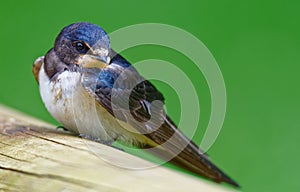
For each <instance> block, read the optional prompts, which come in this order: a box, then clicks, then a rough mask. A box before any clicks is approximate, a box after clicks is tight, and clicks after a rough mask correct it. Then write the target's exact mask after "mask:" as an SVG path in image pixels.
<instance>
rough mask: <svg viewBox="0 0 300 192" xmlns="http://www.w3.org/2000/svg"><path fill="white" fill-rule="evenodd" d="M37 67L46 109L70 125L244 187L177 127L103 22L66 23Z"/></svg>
mask: <svg viewBox="0 0 300 192" xmlns="http://www.w3.org/2000/svg"><path fill="white" fill-rule="evenodd" d="M32 72H33V75H34V77H35V79H36V81H37V82H38V85H39V91H40V95H41V98H42V100H43V103H44V104H45V106H46V108H47V110H48V111H49V113H50V114H51V115H52V116H53V117H54V118H55V119H56V120H57V121H58V122H60V123H61V124H62V125H63V127H64V128H65V129H67V130H69V131H72V132H74V133H77V134H79V133H80V134H82V135H85V136H87V137H91V138H96V139H98V140H99V141H101V142H103V143H106V144H111V143H112V142H114V141H120V142H123V143H126V144H128V145H133V146H137V147H139V148H142V149H153V151H152V153H153V154H155V155H157V156H159V157H160V158H162V159H164V158H166V159H168V158H169V160H170V162H171V163H173V164H175V165H177V166H179V167H181V168H184V169H186V170H188V171H190V172H193V173H196V174H198V175H200V176H202V177H204V178H208V179H210V180H212V181H214V182H217V183H222V182H225V183H228V184H230V185H232V186H235V187H239V185H238V183H237V182H235V181H234V180H232V179H231V178H230V177H229V176H228V175H226V174H225V173H224V172H223V171H221V170H220V169H219V168H218V167H217V166H216V165H215V164H213V163H212V161H211V160H210V159H209V158H208V156H207V155H206V154H205V153H203V152H202V151H201V149H200V148H199V147H198V146H197V145H196V144H195V143H194V142H193V141H192V140H190V139H189V138H188V137H187V136H185V135H184V134H183V133H182V132H181V131H180V130H179V129H178V128H177V126H176V124H175V123H174V122H173V121H172V120H171V118H170V117H169V116H168V115H167V114H166V111H165V110H164V108H163V104H164V101H165V98H164V96H163V94H162V93H161V92H160V91H159V90H158V89H157V88H156V87H155V86H154V85H153V84H152V83H151V82H150V81H148V80H147V79H145V78H143V77H142V76H141V75H140V74H139V72H138V71H137V70H136V69H135V68H134V66H133V65H132V64H131V63H130V62H129V61H127V60H126V59H125V58H124V57H122V56H121V55H120V54H118V53H116V52H115V51H114V50H113V49H112V48H111V46H110V39H109V36H108V34H107V33H106V32H105V31H104V29H102V28H101V27H99V26H98V25H95V24H92V23H88V22H76V23H73V24H70V25H68V26H66V27H64V28H63V29H62V30H61V31H60V33H59V34H58V36H57V37H56V40H55V43H54V46H53V47H52V48H51V49H50V50H49V51H48V52H47V53H46V54H45V56H42V57H40V58H38V59H37V60H36V61H35V62H34V65H33V67H32ZM150 151H151V150H150Z"/></svg>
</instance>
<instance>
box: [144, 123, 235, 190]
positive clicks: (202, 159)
mask: <svg viewBox="0 0 300 192" xmlns="http://www.w3.org/2000/svg"><path fill="white" fill-rule="evenodd" d="M157 135H159V139H158V138H157ZM147 136H148V137H150V138H151V139H153V140H154V141H155V142H156V143H157V144H158V145H159V148H157V147H156V148H152V149H153V150H150V152H151V153H153V154H154V155H156V156H158V157H159V158H162V159H166V160H170V163H172V164H174V165H176V166H179V167H181V168H183V169H186V170H188V171H191V172H193V173H196V174H198V175H201V176H204V177H206V178H209V179H211V180H213V181H215V182H217V183H221V182H226V183H228V184H231V185H233V186H235V187H239V185H238V184H237V183H236V182H235V181H233V180H232V179H231V178H230V177H229V176H227V175H226V174H225V173H224V172H222V171H221V170H220V169H219V168H218V167H217V166H216V165H214V164H213V163H212V162H211V161H210V160H209V159H208V157H207V156H206V155H205V154H204V153H203V152H202V151H201V150H200V149H199V147H198V146H197V145H196V144H195V143H193V142H192V141H191V140H189V139H188V138H187V137H186V136H184V134H183V133H181V132H180V131H179V130H178V129H177V128H176V126H175V125H174V123H173V122H172V121H171V120H170V119H169V118H167V119H166V121H165V123H164V124H163V125H162V127H161V128H159V129H158V130H156V132H154V133H151V135H147ZM170 138H172V139H170ZM148 147H154V146H148Z"/></svg>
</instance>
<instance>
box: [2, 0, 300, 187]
mask: <svg viewBox="0 0 300 192" xmlns="http://www.w3.org/2000/svg"><path fill="white" fill-rule="evenodd" d="M299 10H300V2H299V1H298V2H297V1H289V0H288V1H283V0H280V1H271V0H269V1H260V0H255V1H247V2H246V1H238V0H235V1H232V0H229V1H218V2H215V1H210V2H208V1H206V2H204V1H196V0H195V1H188V0H185V1H156V0H154V1H151V2H141V1H128V2H125V1H99V0H94V1H76V0H73V1H57V0H51V1H37V0H36V1H9V2H8V1H6V2H2V3H1V7H0V16H1V17H0V21H1V30H0V38H1V41H0V42H1V46H0V55H1V60H0V66H1V68H0V69H1V70H0V87H1V94H0V103H3V104H6V105H8V106H12V107H14V108H17V109H19V110H21V111H23V112H26V113H28V114H30V115H33V116H36V117H38V118H41V119H44V120H46V121H49V122H52V123H54V124H58V123H57V122H55V121H54V120H53V119H52V118H51V117H50V115H49V114H48V112H47V111H46V110H45V108H44V106H43V104H42V102H41V99H40V96H39V92H38V86H37V84H36V82H35V80H34V78H33V76H32V73H31V66H32V63H33V61H34V60H35V59H36V58H37V57H38V56H40V55H43V54H45V52H47V51H48V50H49V49H50V48H51V47H52V45H53V42H54V39H55V37H56V35H57V34H58V32H59V30H60V29H61V28H62V27H64V26H66V25H68V24H70V23H73V22H77V21H88V22H92V23H95V24H98V25H100V26H102V27H103V28H104V29H105V30H106V31H107V32H108V33H109V32H112V31H114V30H116V29H118V28H121V27H125V26H128V25H132V24H137V23H146V22H157V23H165V24H169V25H174V26H177V27H180V28H183V29H184V30H186V31H188V32H190V33H192V34H193V35H195V36H196V37H197V38H199V39H200V40H201V41H202V42H204V43H205V45H206V46H207V47H208V48H209V49H210V51H211V52H212V53H213V55H214V57H215V58H216V60H217V62H218V64H219V66H220V68H221V70H222V73H223V76H224V79H225V83H226V87H227V94H228V98H227V101H228V103H227V104H228V105H227V113H226V119H225V123H224V127H223V129H222V131H221V133H220V135H219V137H218V139H217V141H216V143H215V144H214V145H213V147H212V148H211V149H210V150H209V151H208V153H209V155H210V157H211V158H212V159H213V161H214V162H216V164H218V165H219V166H220V167H221V168H223V169H224V170H225V171H226V172H227V173H228V174H229V175H230V176H231V177H232V178H234V179H235V180H237V181H238V182H239V183H240V184H241V186H242V187H243V188H242V189H243V190H244V191H298V190H299V189H300V182H299V181H298V179H299V173H298V172H299V171H300V169H299V165H298V163H299V162H300V155H299V154H298V153H299V147H300V127H299V125H300V118H299V115H300V108H299V98H300V90H299V70H300V65H299V64H300V59H299V54H300V38H299V34H300V27H299V20H300V12H299ZM123 55H124V56H125V57H126V58H127V59H128V60H130V61H132V62H135V61H139V60H141V59H149V58H156V59H164V60H167V61H171V62H173V63H175V64H176V65H178V66H181V68H182V66H183V70H184V71H185V72H186V73H187V74H188V75H189V76H190V78H191V80H192V81H193V82H194V85H196V86H197V91H198V93H199V100H200V104H201V119H200V120H201V122H200V125H199V133H198V135H201V134H202V133H203V132H204V131H203V129H201V128H205V126H206V124H207V121H208V118H209V114H210V110H209V108H210V104H209V103H210V99H209V92H208V88H207V85H206V82H205V79H204V78H203V76H202V75H201V73H199V74H195V73H194V69H195V68H194V67H193V65H192V63H190V61H189V60H188V59H187V58H185V57H184V56H182V55H181V54H179V53H177V52H176V51H174V50H169V49H167V48H163V47H157V46H144V47H143V46H142V47H136V48H133V49H130V50H128V51H125V52H124V53H123ZM297 63H298V64H297ZM157 85H158V86H159V87H161V89H162V91H163V92H164V93H165V95H166V98H167V106H168V112H169V113H170V115H171V117H173V119H175V121H176V122H178V119H179V117H180V111H179V110H178V98H177V97H176V95H175V94H174V93H173V92H172V89H170V88H169V87H167V86H165V85H163V84H160V83H157ZM199 138H200V136H196V138H194V139H195V140H196V142H197V143H199ZM297 189H298V190H297Z"/></svg>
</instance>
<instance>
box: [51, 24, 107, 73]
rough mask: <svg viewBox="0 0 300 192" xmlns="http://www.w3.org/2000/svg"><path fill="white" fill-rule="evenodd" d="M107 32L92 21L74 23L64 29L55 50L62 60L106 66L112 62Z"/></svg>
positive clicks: (70, 62) (90, 65) (71, 62)
mask: <svg viewBox="0 0 300 192" xmlns="http://www.w3.org/2000/svg"><path fill="white" fill-rule="evenodd" d="M110 50H111V49H110V41H109V37H108V35H107V33H106V32H105V31H104V30H103V29H102V28H101V27H99V26H97V25H94V24H91V23H85V22H80V23H74V24H71V25H69V26H67V27H65V28H63V29H62V31H61V32H60V34H59V35H58V37H57V38H56V41H55V45H54V51H55V53H56V55H57V56H58V57H59V59H60V60H61V61H63V62H64V63H66V64H75V65H78V66H81V67H97V68H104V67H105V66H107V65H108V64H109V62H110V56H109V55H110Z"/></svg>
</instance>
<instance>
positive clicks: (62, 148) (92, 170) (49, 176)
mask: <svg viewBox="0 0 300 192" xmlns="http://www.w3.org/2000/svg"><path fill="white" fill-rule="evenodd" d="M89 145H93V146H96V147H97V148H99V150H100V151H101V154H102V155H103V156H105V158H106V159H112V160H113V159H114V160H118V159H122V160H123V161H128V162H129V163H132V164H145V165H148V164H149V162H147V161H145V160H142V159H139V158H137V157H134V156H132V155H129V154H127V153H125V152H122V151H119V150H116V149H114V148H111V147H108V146H106V145H102V144H99V143H95V142H92V141H88V140H84V139H81V138H79V137H77V136H74V135H72V134H70V133H67V132H64V131H60V130H57V129H55V126H53V125H50V124H47V123H44V122H42V121H39V120H37V119H34V118H32V117H29V116H26V115H24V114H22V113H19V112H16V111H14V110H11V109H9V108H7V107H4V106H1V105H0V191H64V192H67V191H101V192H105V191H117V192H119V191H120V192H123V191H124V192H125V191H128V192H134V191H139V192H140V191H143V192H144V191H145V192H146V191H151V192H152V191H155V192H160V191H162V192H166V191H172V192H176V191H178V192H193V191H195V192H196V191H228V189H226V188H224V187H222V186H220V185H218V184H214V183H210V182H207V181H204V180H201V179H198V178H194V177H191V176H189V175H185V174H183V173H178V172H175V171H173V170H169V169H166V168H163V167H156V168H152V169H145V170H128V169H123V168H119V167H116V166H113V165H111V164H109V163H107V162H105V161H103V160H102V159H101V158H100V157H98V156H96V155H95V154H94V153H93V152H92V151H91V150H90V149H89V147H88V146H89Z"/></svg>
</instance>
